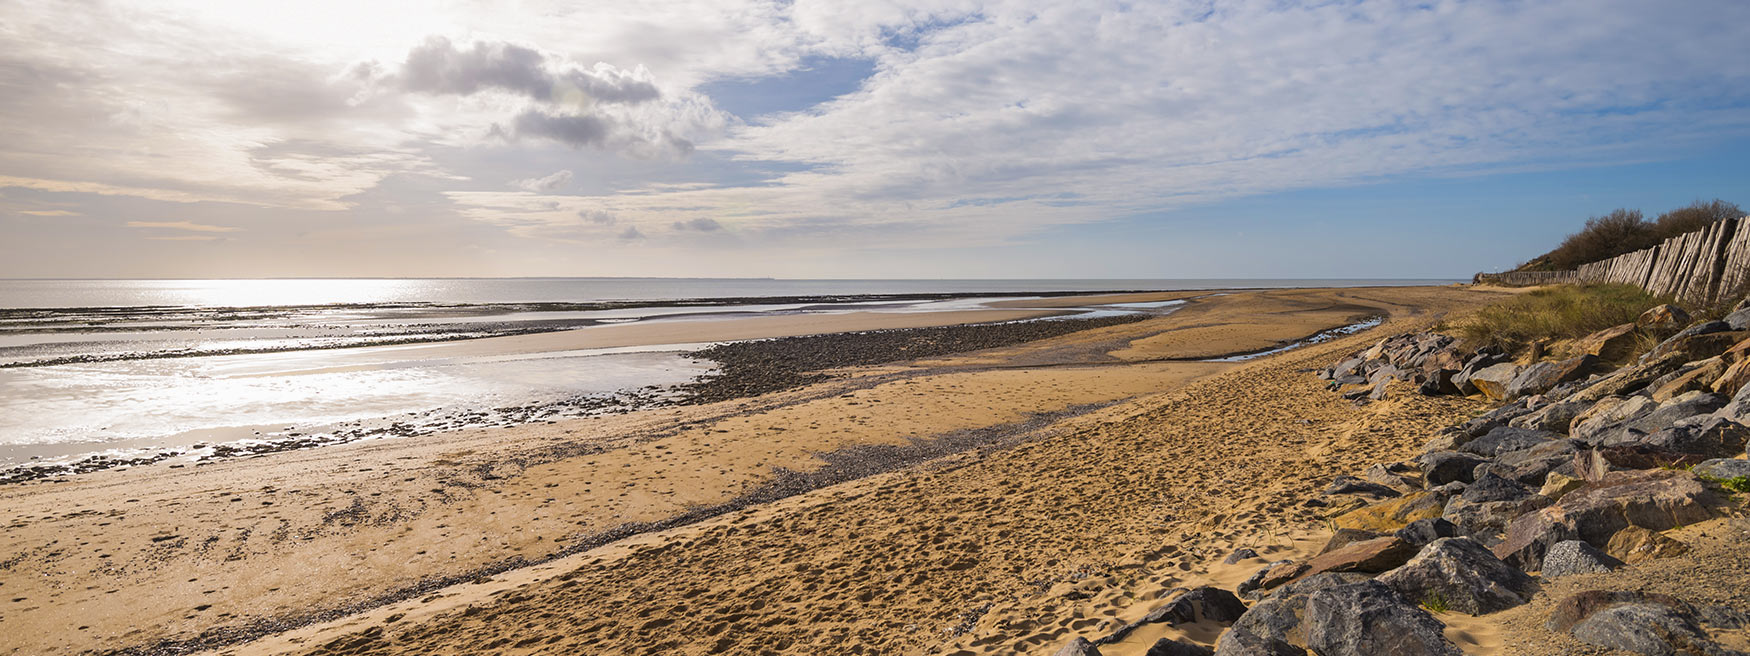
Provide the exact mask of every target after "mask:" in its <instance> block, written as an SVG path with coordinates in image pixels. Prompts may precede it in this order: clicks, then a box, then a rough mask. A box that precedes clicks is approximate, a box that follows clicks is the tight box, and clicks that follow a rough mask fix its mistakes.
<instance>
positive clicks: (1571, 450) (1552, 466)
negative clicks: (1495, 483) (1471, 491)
mask: <svg viewBox="0 0 1750 656" xmlns="http://www.w3.org/2000/svg"><path fill="white" fill-rule="evenodd" d="M1582 444H1584V443H1583V442H1580V441H1579V440H1569V439H1561V440H1550V441H1548V442H1543V443H1541V444H1538V445H1536V446H1533V447H1531V448H1529V449H1520V450H1518V451H1508V452H1504V453H1500V454H1498V455H1496V456H1495V463H1494V465H1495V466H1494V467H1492V468H1489V471H1492V472H1494V473H1495V474H1497V475H1499V476H1501V477H1503V478H1507V479H1511V480H1514V481H1518V482H1520V483H1523V484H1525V485H1537V486H1541V485H1542V483H1543V480H1544V477H1545V476H1547V475H1548V474H1549V473H1550V472H1554V471H1560V472H1563V473H1568V472H1571V471H1572V465H1573V462H1574V454H1575V453H1578V452H1579V451H1580V447H1581V445H1582ZM1473 476H1474V472H1473Z"/></svg>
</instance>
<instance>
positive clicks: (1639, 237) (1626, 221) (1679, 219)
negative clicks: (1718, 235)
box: [1518, 198, 1744, 271]
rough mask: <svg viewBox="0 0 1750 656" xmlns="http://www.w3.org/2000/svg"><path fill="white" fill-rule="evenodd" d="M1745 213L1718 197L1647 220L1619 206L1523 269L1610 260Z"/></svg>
mask: <svg viewBox="0 0 1750 656" xmlns="http://www.w3.org/2000/svg"><path fill="white" fill-rule="evenodd" d="M1741 216H1744V210H1742V209H1739V208H1738V206H1737V205H1736V204H1734V203H1728V202H1726V201H1723V200H1719V199H1717V198H1716V199H1714V200H1713V201H1711V202H1703V201H1699V200H1698V201H1695V202H1694V203H1691V204H1689V205H1688V206H1686V207H1680V208H1677V209H1674V210H1671V211H1669V212H1666V213H1664V214H1660V215H1659V218H1657V219H1654V220H1652V221H1647V220H1646V219H1645V216H1644V215H1643V214H1641V211H1640V210H1631V209H1626V208H1623V209H1617V210H1615V211H1612V212H1611V213H1609V214H1605V215H1603V216H1595V217H1592V218H1590V219H1587V220H1586V227H1584V228H1581V229H1580V231H1579V232H1576V233H1574V234H1571V235H1568V238H1567V239H1564V240H1562V244H1561V245H1560V246H1557V247H1556V248H1555V250H1552V251H1550V252H1548V253H1544V254H1543V255H1539V256H1537V257H1535V258H1532V260H1531V261H1530V262H1526V263H1525V264H1523V265H1520V267H1519V269H1518V270H1520V271H1567V270H1570V269H1574V268H1576V267H1579V266H1580V265H1582V264H1587V263H1590V262H1597V261H1599V260H1607V259H1610V258H1613V257H1616V256H1618V255H1622V254H1623V253H1630V252H1633V251H1638V250H1641V249H1643V248H1648V247H1651V246H1653V245H1654V244H1657V243H1659V242H1662V241H1665V240H1666V239H1669V238H1671V237H1675V236H1677V235H1681V234H1684V233H1689V232H1695V231H1697V230H1701V229H1703V228H1706V227H1708V226H1709V225H1712V224H1713V223H1714V222H1716V221H1723V220H1725V219H1735V218H1738V217H1741Z"/></svg>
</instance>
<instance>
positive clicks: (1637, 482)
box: [1552, 470, 1717, 546]
mask: <svg viewBox="0 0 1750 656" xmlns="http://www.w3.org/2000/svg"><path fill="white" fill-rule="evenodd" d="M1716 502H1717V499H1715V498H1714V496H1713V494H1712V493H1711V492H1709V491H1708V490H1707V488H1706V487H1703V486H1702V485H1701V483H1700V482H1697V481H1696V480H1695V477H1694V476H1692V475H1690V474H1689V473H1688V472H1683V471H1668V470H1651V471H1638V472H1611V473H1609V474H1605V476H1604V478H1603V480H1601V481H1600V482H1598V483H1597V484H1596V485H1595V486H1593V487H1590V488H1585V489H1581V490H1578V491H1575V492H1572V493H1570V494H1568V495H1567V496H1565V497H1563V498H1562V502H1561V503H1560V504H1558V505H1557V506H1555V507H1552V508H1559V509H1560V511H1561V512H1560V513H1559V514H1560V515H1563V516H1566V517H1567V518H1569V520H1570V521H1573V522H1574V525H1575V527H1576V528H1577V529H1579V531H1580V533H1581V535H1582V536H1583V538H1584V539H1586V541H1587V542H1590V543H1592V544H1593V545H1594V546H1596V545H1598V544H1600V543H1602V542H1603V541H1604V540H1605V539H1607V538H1608V537H1609V536H1610V535H1613V534H1615V533H1616V531H1617V530H1620V529H1622V528H1627V527H1629V526H1639V527H1641V528H1646V529H1651V530H1654V531H1664V530H1668V529H1671V528H1675V527H1677V526H1684V525H1688V524H1694V523H1696V522H1701V521H1706V520H1707V519H1708V518H1710V517H1712V512H1710V511H1709V510H1708V506H1709V505H1712V504H1714V503H1716Z"/></svg>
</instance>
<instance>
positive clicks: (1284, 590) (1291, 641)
mask: <svg viewBox="0 0 1750 656" xmlns="http://www.w3.org/2000/svg"><path fill="white" fill-rule="evenodd" d="M1368 578H1369V576H1368V575H1367V574H1356V573H1326V574H1315V575H1313V576H1308V577H1306V578H1303V579H1300V580H1298V581H1295V582H1293V583H1289V584H1288V585H1284V586H1282V587H1281V588H1278V589H1277V590H1276V591H1275V592H1273V593H1271V594H1270V596H1269V597H1266V598H1265V599H1263V600H1262V601H1259V602H1258V603H1256V604H1252V607H1251V608H1249V609H1247V610H1246V612H1245V613H1244V614H1242V615H1240V619H1239V620H1238V621H1236V622H1234V625H1233V628H1232V629H1230V631H1245V632H1247V633H1250V634H1251V635H1253V636H1256V637H1258V638H1259V639H1262V640H1265V641H1280V642H1283V643H1285V644H1288V645H1290V646H1294V647H1304V646H1306V627H1305V624H1304V622H1303V620H1302V617H1303V616H1304V615H1305V614H1306V600H1307V598H1308V596H1310V595H1311V594H1312V593H1314V592H1317V591H1319V590H1324V589H1326V588H1332V587H1337V586H1341V585H1347V584H1350V583H1355V582H1358V581H1365V580H1367V579H1368ZM1218 648H1219V646H1218Z"/></svg>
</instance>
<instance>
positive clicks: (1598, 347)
mask: <svg viewBox="0 0 1750 656" xmlns="http://www.w3.org/2000/svg"><path fill="white" fill-rule="evenodd" d="M1635 339H1636V336H1635V324H1632V323H1625V324H1622V325H1620V326H1612V327H1610V328H1605V329H1604V330H1600V331H1598V332H1595V333H1592V334H1590V335H1587V336H1585V337H1581V338H1580V340H1579V341H1577V342H1574V351H1575V352H1578V353H1584V354H1588V355H1595V356H1598V359H1600V360H1604V361H1607V362H1615V361H1619V360H1622V359H1624V358H1627V357H1628V356H1629V355H1630V354H1632V353H1633V352H1634V350H1635Z"/></svg>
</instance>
